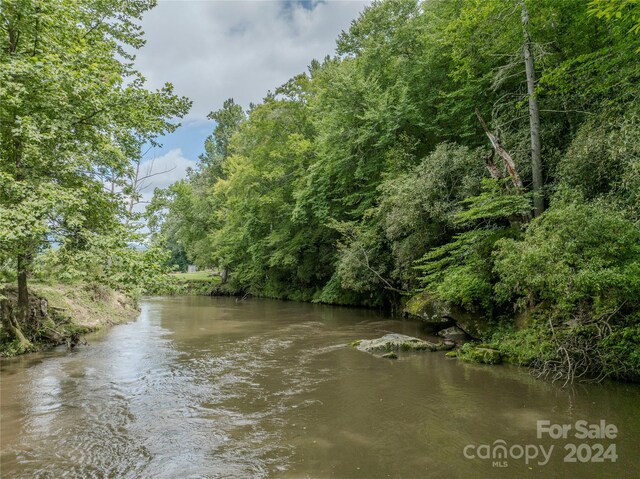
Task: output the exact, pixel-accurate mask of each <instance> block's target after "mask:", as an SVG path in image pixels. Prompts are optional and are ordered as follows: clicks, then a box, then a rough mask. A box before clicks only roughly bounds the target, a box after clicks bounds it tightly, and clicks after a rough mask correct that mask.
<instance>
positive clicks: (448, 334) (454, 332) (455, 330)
mask: <svg viewBox="0 0 640 479" xmlns="http://www.w3.org/2000/svg"><path fill="white" fill-rule="evenodd" d="M438 336H441V337H443V338H445V339H451V340H454V341H455V340H465V339H470V338H471V337H470V336H469V335H468V334H467V333H465V332H464V331H463V330H462V329H460V328H459V327H457V326H451V327H450V328H445V329H443V330H441V331H438Z"/></svg>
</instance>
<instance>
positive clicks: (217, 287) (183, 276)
mask: <svg viewBox="0 0 640 479" xmlns="http://www.w3.org/2000/svg"><path fill="white" fill-rule="evenodd" d="M226 288H227V285H223V284H221V280H220V276H219V275H216V274H214V273H213V272H212V271H198V272H196V273H172V274H169V275H168V278H166V280H165V281H163V282H162V283H161V284H157V285H155V286H154V287H151V288H148V289H147V291H146V293H147V294H149V295H159V296H160V295H161V296H180V295H188V296H200V295H202V296H212V295H216V294H222V295H228V294H232V293H231V291H228V290H227V289H226Z"/></svg>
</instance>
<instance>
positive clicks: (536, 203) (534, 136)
mask: <svg viewBox="0 0 640 479" xmlns="http://www.w3.org/2000/svg"><path fill="white" fill-rule="evenodd" d="M528 24H529V11H528V10H527V7H526V5H525V3H524V2H522V32H523V34H524V46H523V49H522V50H523V54H524V66H525V70H526V75H527V93H528V96H529V127H530V130H531V173H532V177H533V195H534V196H533V210H534V215H535V216H540V215H541V214H542V213H543V212H544V196H543V194H542V186H543V184H542V153H541V145H540V112H539V110H538V99H537V98H536V94H535V88H536V70H535V66H534V63H533V52H532V51H531V37H530V36H529V32H528V30H527V25H528Z"/></svg>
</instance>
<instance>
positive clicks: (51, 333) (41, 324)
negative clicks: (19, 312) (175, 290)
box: [0, 283, 138, 357]
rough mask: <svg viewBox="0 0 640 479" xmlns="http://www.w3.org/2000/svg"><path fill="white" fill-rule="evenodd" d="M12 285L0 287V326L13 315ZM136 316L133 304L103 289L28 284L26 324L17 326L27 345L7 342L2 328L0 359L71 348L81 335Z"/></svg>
mask: <svg viewBox="0 0 640 479" xmlns="http://www.w3.org/2000/svg"><path fill="white" fill-rule="evenodd" d="M16 302H17V289H16V287H15V285H12V284H5V285H2V286H1V287H0V319H2V323H3V325H4V324H5V321H6V319H7V316H8V315H11V314H13V313H14V311H15V307H16ZM137 315H138V307H137V304H136V301H135V300H133V299H132V298H130V297H128V296H126V295H125V294H123V293H121V292H119V291H114V290H112V289H109V288H107V287H106V286H102V285H96V284H89V283H76V284H38V283H34V284H31V285H30V287H29V320H28V321H27V322H26V324H21V326H22V328H23V333H24V334H25V337H26V339H28V340H29V342H30V343H31V345H30V346H29V347H28V348H24V347H22V346H21V345H20V343H19V342H18V341H15V340H11V339H10V338H9V335H8V334H7V333H6V330H7V329H6V326H3V327H2V328H0V357H10V356H15V355H18V354H22V353H25V352H32V351H39V350H42V349H47V348H50V347H53V346H57V345H60V344H67V345H68V346H69V347H73V346H75V344H77V343H78V342H79V341H81V335H83V334H86V333H89V332H92V331H97V330H99V329H102V328H105V327H107V326H111V325H114V324H120V323H124V322H127V321H132V320H133V319H135V318H136V317H137Z"/></svg>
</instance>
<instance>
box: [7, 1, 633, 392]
mask: <svg viewBox="0 0 640 479" xmlns="http://www.w3.org/2000/svg"><path fill="white" fill-rule="evenodd" d="M72 3H73V2H69V5H70V6H69V8H68V9H67V10H68V11H66V12H65V11H61V10H59V9H54V8H52V9H51V10H49V11H47V6H46V5H47V4H46V3H44V4H42V5H41V6H39V7H38V9H39V10H38V12H37V14H38V15H39V16H40V17H41V18H42V20H41V21H40V22H39V23H38V22H33V21H31V20H28V18H29V14H33V12H29V9H31V8H32V6H31V3H30V2H23V3H20V2H17V3H16V4H11V5H18V6H15V7H11V8H14V11H11V10H6V5H10V4H9V3H8V2H7V3H6V5H5V2H3V10H6V11H4V12H3V14H2V16H3V18H4V19H5V20H4V22H5V23H4V25H5V27H6V28H4V27H3V31H2V51H1V53H0V55H2V58H1V60H2V65H3V68H2V71H0V82H1V87H0V135H1V140H2V143H1V146H0V153H1V157H2V160H1V164H0V179H1V180H2V185H1V187H0V244H1V245H2V247H1V249H0V261H1V267H2V275H3V279H4V280H5V281H9V282H11V281H14V282H16V284H17V286H16V288H17V293H16V294H17V296H18V305H19V306H18V312H19V314H22V318H23V319H24V318H26V316H25V315H26V314H27V312H26V310H27V309H28V307H27V306H24V305H25V304H26V302H27V299H26V298H27V292H26V291H27V290H26V288H27V278H32V279H35V280H37V279H38V278H40V279H43V278H49V279H51V278H53V279H54V280H55V281H60V282H74V281H80V280H81V281H90V282H97V283H100V284H106V285H108V286H109V287H112V288H114V289H120V290H123V291H125V292H127V293H128V294H132V295H136V294H141V293H144V292H148V291H157V290H159V289H160V287H159V284H162V283H163V282H166V281H168V279H167V276H166V274H165V273H166V272H168V271H171V270H176V269H179V270H184V269H185V268H186V265H187V264H195V265H197V266H198V267H200V268H205V269H207V268H214V269H217V270H219V271H220V272H221V273H222V274H223V276H224V277H225V278H227V277H228V279H227V281H226V284H225V287H226V288H227V290H228V292H230V293H237V294H242V295H244V294H252V295H256V296H265V297H271V298H280V299H290V300H298V301H314V302H319V303H330V304H340V305H357V306H366V307H377V308H385V309H391V310H394V311H401V310H402V308H404V307H405V305H406V304H407V302H411V301H416V298H419V299H420V301H423V302H429V301H438V302H444V303H447V304H450V305H453V306H455V307H456V308H460V309H462V310H464V311H467V312H470V313H473V314H476V315H478V316H479V317H482V318H483V321H484V322H485V323H486V326H487V327H486V328H485V329H484V333H483V334H482V337H480V338H478V339H481V340H483V341H484V342H485V343H486V344H489V345H491V346H492V347H496V348H498V349H499V350H500V351H501V352H503V353H504V354H505V355H507V356H508V357H509V358H510V361H511V362H514V363H516V364H521V365H527V366H532V367H534V368H535V369H536V370H537V371H538V372H539V373H540V374H541V375H544V376H549V377H552V378H555V377H570V378H578V377H583V376H584V377H593V378H604V377H613V378H617V379H622V380H632V381H638V380H640V101H639V100H640V98H639V95H640V89H639V88H638V86H639V85H640V61H639V60H640V57H639V55H640V3H639V2H637V1H636V0H592V1H584V0H535V1H525V0H507V1H505V0H456V1H451V0H427V1H417V0H389V1H382V2H374V3H373V4H371V6H369V7H368V8H366V9H365V10H364V12H363V13H362V14H361V15H360V17H359V18H358V19H356V20H354V21H353V22H352V24H351V27H350V28H349V29H348V31H345V32H343V33H342V34H341V35H340V37H339V38H338V39H337V46H336V51H335V55H333V56H327V57H326V58H324V59H321V60H312V59H309V61H310V65H309V68H308V71H307V72H305V73H301V74H299V75H297V76H295V77H293V78H291V79H290V80H289V81H288V82H286V83H285V84H283V85H281V86H275V85H274V90H273V91H269V92H267V93H266V96H265V98H264V100H263V101H262V102H261V103H259V104H250V105H244V106H243V105H239V104H237V103H236V102H235V101H234V100H233V99H229V100H227V101H226V102H225V103H224V106H223V107H222V108H221V109H219V110H216V111H213V112H211V113H210V115H209V116H210V119H212V120H214V121H215V128H214V130H213V132H212V134H211V136H209V137H208V138H207V140H206V142H205V144H204V145H203V153H202V154H201V155H200V157H199V163H198V167H197V168H196V169H194V170H191V171H190V172H189V175H188V178H187V179H185V180H181V181H178V182H177V183H175V184H173V185H171V186H170V187H169V188H166V189H158V190H156V191H155V193H154V197H153V200H152V201H151V204H150V205H149V206H148V207H147V209H146V213H145V217H144V220H145V221H146V225H148V228H149V231H150V233H149V235H148V238H144V239H141V238H142V237H143V236H145V235H146V233H144V230H143V228H142V227H141V225H142V223H141V221H142V220H143V218H142V217H141V215H139V214H136V213H133V212H132V209H131V208H130V207H129V206H130V205H131V204H132V203H133V202H135V201H137V198H138V199H139V193H138V192H137V191H136V181H135V179H136V168H135V165H136V164H137V165H139V164H140V161H141V158H142V151H143V146H144V145H147V144H150V143H153V142H154V141H158V137H159V136H161V135H162V134H164V133H166V132H169V131H172V130H173V129H175V128H176V127H177V125H178V124H177V123H176V122H175V120H174V119H175V118H180V117H181V116H184V115H185V114H186V112H187V111H188V109H189V100H187V99H186V98H182V97H178V96H176V95H175V94H174V93H173V91H172V87H171V85H170V84H168V85H166V87H165V88H163V89H161V90H158V91H154V92H151V91H148V90H146V88H145V86H144V79H143V78H142V77H141V75H140V74H138V73H137V72H136V71H135V70H134V69H133V67H132V66H131V64H130V63H129V62H128V61H127V58H128V57H127V55H128V53H127V52H126V50H124V49H123V48H122V45H123V44H125V45H129V46H130V47H133V48H137V47H138V46H139V42H141V41H142V40H141V38H140V32H139V30H137V29H136V25H135V22H134V20H135V19H136V18H139V16H140V15H141V14H142V12H143V11H144V10H145V9H146V8H148V7H149V4H150V3H151V2H142V1H135V2H126V3H123V4H122V5H121V9H122V11H121V12H120V13H121V15H120V16H119V17H118V18H120V19H121V21H120V22H105V23H104V24H102V25H100V26H99V27H98V26H97V25H93V24H92V23H91V21H90V20H89V18H95V13H96V12H93V11H91V12H90V11H88V10H82V9H74V8H73V7H72V6H71V5H72ZM107 3H108V2H107ZM101 5H102V4H101V3H100V2H97V3H96V5H95V7H94V8H96V9H100V8H102V7H101ZM21 9H22V10H21ZM98 13H100V12H98ZM127 17H130V18H131V19H132V20H127V19H126V18H127ZM122 19H124V20H122ZM53 25H55V26H56V27H55V28H53ZM96 32H99V33H96ZM116 56H117V57H118V58H119V59H118V60H116V59H115V58H116ZM123 59H124V60H123ZM52 76H55V77H56V78H58V79H59V80H58V81H56V82H51V81H48V78H51V77H52ZM105 185H108V186H109V187H108V188H106V189H105V187H104V186H105ZM136 242H137V243H139V244H145V247H144V248H132V247H131V245H132V244H135V243H136ZM53 245H55V247H52V246H53ZM105 251H109V254H104V252H105ZM20 298H22V300H21V299H20ZM20 304H22V305H23V306H20ZM20 308H22V309H20ZM5 316H7V315H5ZM16 317H18V316H16ZM19 321H20V318H19V317H18V319H14V320H9V319H6V320H5V317H3V322H4V324H5V327H4V330H5V332H7V331H8V332H11V334H12V335H13V338H14V339H15V338H18V339H19V340H20V341H21V342H22V344H23V346H24V345H26V344H27V343H28V341H29V340H28V338H24V337H22V338H20V336H21V335H22V333H21V332H20V329H21V328H20V326H19ZM7 334H9V333H7ZM25 347H26V346H25Z"/></svg>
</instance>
